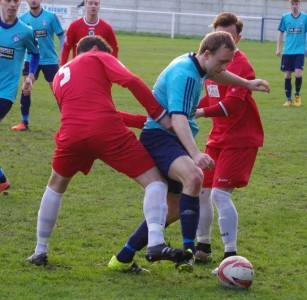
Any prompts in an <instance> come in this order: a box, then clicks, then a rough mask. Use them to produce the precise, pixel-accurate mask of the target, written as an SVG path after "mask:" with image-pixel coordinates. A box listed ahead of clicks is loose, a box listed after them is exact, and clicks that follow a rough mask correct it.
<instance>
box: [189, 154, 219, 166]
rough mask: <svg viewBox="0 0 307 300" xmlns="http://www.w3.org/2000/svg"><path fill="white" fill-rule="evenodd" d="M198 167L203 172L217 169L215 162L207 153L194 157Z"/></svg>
mask: <svg viewBox="0 0 307 300" xmlns="http://www.w3.org/2000/svg"><path fill="white" fill-rule="evenodd" d="M192 159H193V161H194V163H195V165H196V166H198V167H199V168H201V169H202V170H211V169H213V168H214V167H215V163H214V160H213V159H212V158H211V157H210V156H209V155H208V154H206V153H201V152H199V154H197V155H196V156H195V157H192Z"/></svg>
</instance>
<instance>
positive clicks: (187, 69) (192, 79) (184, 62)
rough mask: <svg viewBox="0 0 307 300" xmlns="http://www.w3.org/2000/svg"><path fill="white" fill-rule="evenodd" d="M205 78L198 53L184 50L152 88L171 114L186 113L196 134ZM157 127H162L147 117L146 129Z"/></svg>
mask: <svg viewBox="0 0 307 300" xmlns="http://www.w3.org/2000/svg"><path fill="white" fill-rule="evenodd" d="M205 78H206V76H205V73H204V71H203V70H202V69H201V68H200V65H199V63H198V61H197V59H196V58H195V54H194V53H193V54H192V53H191V54H184V55H181V56H179V57H177V58H176V59H174V60H173V61H172V62H171V63H170V64H169V65H168V66H167V67H166V69H164V71H162V73H161V74H160V76H159V77H158V79H157V81H156V83H155V85H154V88H153V94H154V96H155V98H156V99H157V100H158V102H159V103H160V104H161V105H162V106H163V107H164V108H165V109H166V111H167V113H168V114H169V115H170V116H171V115H172V114H183V115H186V116H187V118H188V121H189V124H190V128H191V130H192V133H193V136H195V135H196V134H197V133H198V126H197V124H196V122H195V120H194V116H195V111H196V109H197V106H198V104H199V100H200V97H201V95H202V91H203V87H204V80H205ZM157 128H158V129H163V127H162V126H161V125H160V124H159V123H158V122H155V121H154V120H152V119H151V118H150V117H148V118H147V122H146V123H145V127H144V129H157ZM163 130H164V129H163Z"/></svg>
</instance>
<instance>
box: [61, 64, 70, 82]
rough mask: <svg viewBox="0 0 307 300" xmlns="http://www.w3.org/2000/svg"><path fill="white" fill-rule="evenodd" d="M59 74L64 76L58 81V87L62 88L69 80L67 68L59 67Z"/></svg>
mask: <svg viewBox="0 0 307 300" xmlns="http://www.w3.org/2000/svg"><path fill="white" fill-rule="evenodd" d="M59 74H60V75H62V74H64V77H63V79H62V80H61V81H60V86H63V85H64V84H65V83H67V82H68V81H69V80H70V69H69V67H61V68H60V70H59Z"/></svg>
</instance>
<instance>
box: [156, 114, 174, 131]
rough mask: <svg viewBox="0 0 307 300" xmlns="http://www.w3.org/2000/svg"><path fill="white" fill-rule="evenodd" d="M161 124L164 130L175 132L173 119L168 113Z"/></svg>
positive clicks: (161, 120)
mask: <svg viewBox="0 0 307 300" xmlns="http://www.w3.org/2000/svg"><path fill="white" fill-rule="evenodd" d="M159 123H160V125H161V126H162V127H163V128H164V129H166V130H169V131H174V130H173V127H172V119H171V118H170V116H169V115H168V114H167V113H166V114H165V115H164V116H163V117H162V118H161V119H160V120H159Z"/></svg>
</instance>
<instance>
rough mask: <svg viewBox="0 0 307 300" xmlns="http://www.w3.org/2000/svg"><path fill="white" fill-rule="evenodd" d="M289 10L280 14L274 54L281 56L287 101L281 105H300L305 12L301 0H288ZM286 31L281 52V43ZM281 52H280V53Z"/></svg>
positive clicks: (305, 53) (306, 15)
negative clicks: (293, 83) (293, 91)
mask: <svg viewBox="0 0 307 300" xmlns="http://www.w3.org/2000/svg"><path fill="white" fill-rule="evenodd" d="M289 3H290V6H291V12H289V13H286V14H284V15H283V16H282V18H281V20H280V24H279V27H278V35H277V47H276V55H277V56H281V55H282V58H281V67H280V69H281V71H282V72H284V76H285V93H286V97H287V101H286V102H285V103H284V104H283V106H292V104H294V106H301V105H302V100H301V97H300V90H301V87H302V80H303V69H304V63H305V56H306V55H307V52H306V33H307V14H306V13H304V12H302V11H301V9H300V6H301V0H289ZM284 33H286V37H285V42H284V48H283V52H281V45H282V41H283V37H284ZM281 53H282V54H281ZM292 73H294V76H295V95H294V103H293V101H292V82H291V79H292Z"/></svg>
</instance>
